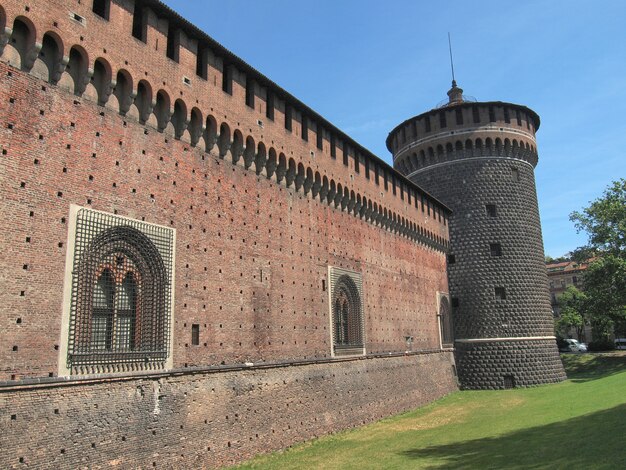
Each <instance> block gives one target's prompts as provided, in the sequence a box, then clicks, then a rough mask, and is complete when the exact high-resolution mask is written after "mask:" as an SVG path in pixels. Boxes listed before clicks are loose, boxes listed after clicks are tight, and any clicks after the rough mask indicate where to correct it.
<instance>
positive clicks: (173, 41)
mask: <svg viewBox="0 0 626 470" xmlns="http://www.w3.org/2000/svg"><path fill="white" fill-rule="evenodd" d="M179 45H180V32H179V31H178V30H177V29H175V28H174V27H173V26H171V25H170V27H169V28H168V30H167V49H166V51H165V55H166V56H167V57H169V58H170V59H172V60H173V61H175V62H178V58H179V57H178V53H179V50H180V47H179Z"/></svg>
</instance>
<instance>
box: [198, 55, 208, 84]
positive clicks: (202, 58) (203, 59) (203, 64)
mask: <svg viewBox="0 0 626 470" xmlns="http://www.w3.org/2000/svg"><path fill="white" fill-rule="evenodd" d="M196 75H197V76H198V77H200V78H203V79H205V80H206V79H207V78H208V64H207V50H206V49H205V48H203V47H198V53H197V55H196Z"/></svg>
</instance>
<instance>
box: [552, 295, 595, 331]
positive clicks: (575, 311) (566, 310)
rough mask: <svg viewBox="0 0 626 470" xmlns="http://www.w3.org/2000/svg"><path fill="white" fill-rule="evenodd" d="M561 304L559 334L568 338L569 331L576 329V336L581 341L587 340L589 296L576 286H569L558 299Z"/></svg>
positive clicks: (557, 321) (557, 326)
mask: <svg viewBox="0 0 626 470" xmlns="http://www.w3.org/2000/svg"><path fill="white" fill-rule="evenodd" d="M557 302H558V304H559V310H560V313H559V318H558V319H557V320H556V323H555V326H556V330H557V334H558V335H559V336H560V337H562V338H567V336H568V334H569V331H570V330H571V329H572V328H573V329H574V330H576V336H577V338H578V339H580V340H581V341H583V342H584V341H585V326H587V325H588V322H589V321H588V319H587V303H588V298H587V295H585V293H584V292H581V291H580V290H578V289H577V288H576V287H574V286H570V287H568V288H567V289H566V290H565V292H563V293H562V294H561V295H560V296H559V298H558V299H557Z"/></svg>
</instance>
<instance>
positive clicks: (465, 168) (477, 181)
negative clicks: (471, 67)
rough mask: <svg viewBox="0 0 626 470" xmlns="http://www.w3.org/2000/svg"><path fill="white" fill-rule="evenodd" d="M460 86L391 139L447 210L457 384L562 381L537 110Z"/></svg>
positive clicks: (406, 168)
mask: <svg viewBox="0 0 626 470" xmlns="http://www.w3.org/2000/svg"><path fill="white" fill-rule="evenodd" d="M461 93H462V90H461V89H460V88H458V87H456V84H453V88H452V89H451V90H450V91H449V92H448V95H449V96H450V102H449V103H447V104H446V105H445V106H443V107H442V108H440V109H436V110H432V111H429V112H427V113H424V114H421V115H419V116H416V117H414V118H412V119H410V120H409V121H407V122H405V123H403V124H401V125H400V126H399V127H398V128H396V129H394V131H392V133H391V134H390V135H389V138H388V140H387V145H388V147H389V149H390V150H391V151H392V152H393V153H394V165H395V167H396V168H398V169H399V170H400V171H402V172H403V173H404V174H406V175H407V176H408V177H409V178H410V179H411V180H412V181H414V182H415V183H417V184H418V185H419V186H421V187H423V188H424V189H426V190H427V191H428V192H429V193H430V194H432V195H434V196H435V197H437V198H439V199H441V200H442V201H444V202H445V203H446V204H448V205H449V206H450V207H451V208H452V210H453V216H452V218H451V220H450V251H449V254H448V275H449V282H450V297H451V302H452V310H453V320H454V338H455V355H456V360H457V366H458V370H459V379H460V382H461V386H462V387H463V388H468V389H482V388H489V389H492V388H508V387H514V386H528V385H538V384H542V383H550V382H557V381H561V380H563V379H564V378H565V373H564V370H563V366H562V364H561V361H560V358H559V353H558V350H557V347H556V342H555V338H554V320H553V315H552V311H551V306H550V299H549V294H548V287H547V286H548V282H547V275H546V269H545V263H544V253H543V241H542V236H541V224H540V221H539V209H538V206H537V193H536V189H535V177H534V167H535V165H536V164H537V149H536V141H535V131H536V130H537V128H538V127H539V117H538V116H537V115H536V114H535V113H534V112H533V111H531V110H530V109H528V108H526V107H524V106H519V105H515V104H510V103H502V102H487V103H480V102H467V101H465V100H464V99H463V97H462V95H461ZM427 129H428V130H427Z"/></svg>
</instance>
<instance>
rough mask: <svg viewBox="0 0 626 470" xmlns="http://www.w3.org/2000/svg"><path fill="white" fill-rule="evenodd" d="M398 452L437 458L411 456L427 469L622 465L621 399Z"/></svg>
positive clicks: (624, 420) (625, 416) (625, 449)
mask: <svg viewBox="0 0 626 470" xmlns="http://www.w3.org/2000/svg"><path fill="white" fill-rule="evenodd" d="M624 393H625V394H626V390H625V391H624ZM402 454H403V455H404V456H406V457H409V458H413V459H415V460H419V459H433V458H436V459H440V460H441V463H438V464H431V465H426V466H423V465H421V466H420V465H419V462H416V464H417V465H416V467H417V468H427V469H441V468H445V469H512V470H522V469H524V470H527V469H553V468H593V469H604V468H606V469H609V468H610V469H615V468H626V404H624V405H619V406H616V407H614V408H611V409H609V410H603V411H599V412H596V413H591V414H588V415H584V416H579V417H577V418H572V419H569V420H566V421H561V422H558V423H552V424H548V425H545V426H538V427H535V428H531V429H525V430H523V431H517V432H513V433H510V434H506V435H504V436H499V437H493V438H485V439H475V440H471V441H465V442H458V443H455V444H448V445H442V446H432V447H427V448H424V449H412V450H408V451H405V452H402Z"/></svg>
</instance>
